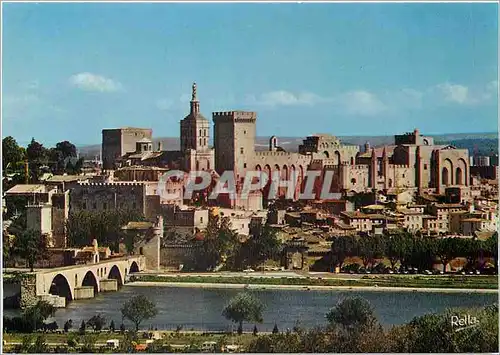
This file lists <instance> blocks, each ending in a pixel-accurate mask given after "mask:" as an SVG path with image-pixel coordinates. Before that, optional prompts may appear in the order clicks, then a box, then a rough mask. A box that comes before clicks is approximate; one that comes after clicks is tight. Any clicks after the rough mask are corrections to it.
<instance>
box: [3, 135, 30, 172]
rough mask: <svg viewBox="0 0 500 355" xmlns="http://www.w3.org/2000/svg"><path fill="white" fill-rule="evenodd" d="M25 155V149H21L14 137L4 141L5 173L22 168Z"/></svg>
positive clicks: (6, 138)
mask: <svg viewBox="0 0 500 355" xmlns="http://www.w3.org/2000/svg"><path fill="white" fill-rule="evenodd" d="M25 154H26V152H25V150H24V148H23V147H20V146H19V145H18V144H17V142H16V140H15V139H14V138H13V137H12V136H8V137H5V138H4V139H2V168H3V170H4V171H5V170H8V169H14V170H15V169H16V168H19V167H21V168H22V163H23V160H24V157H25Z"/></svg>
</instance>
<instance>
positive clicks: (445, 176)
mask: <svg viewBox="0 0 500 355" xmlns="http://www.w3.org/2000/svg"><path fill="white" fill-rule="evenodd" d="M441 183H442V184H443V185H448V184H449V176H448V168H443V173H442V176H441Z"/></svg>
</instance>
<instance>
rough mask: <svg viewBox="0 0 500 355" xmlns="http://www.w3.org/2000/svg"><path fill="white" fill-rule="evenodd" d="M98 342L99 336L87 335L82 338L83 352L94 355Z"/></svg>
mask: <svg viewBox="0 0 500 355" xmlns="http://www.w3.org/2000/svg"><path fill="white" fill-rule="evenodd" d="M96 342H97V335H95V334H85V335H84V336H83V337H82V347H81V352H82V353H87V354H92V353H94V350H95V343H96Z"/></svg>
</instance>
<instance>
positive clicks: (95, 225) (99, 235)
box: [66, 208, 144, 252]
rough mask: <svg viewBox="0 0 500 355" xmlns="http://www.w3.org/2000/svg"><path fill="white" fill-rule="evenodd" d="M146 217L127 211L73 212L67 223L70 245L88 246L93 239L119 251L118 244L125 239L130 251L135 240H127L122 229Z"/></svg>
mask: <svg viewBox="0 0 500 355" xmlns="http://www.w3.org/2000/svg"><path fill="white" fill-rule="evenodd" d="M143 220H144V216H143V215H142V214H140V213H138V212H136V211H131V210H127V209H119V208H118V209H112V210H106V211H89V210H82V211H78V212H71V213H70V214H69V217H68V220H67V222H66V231H67V235H68V244H69V245H70V246H72V247H82V246H85V245H88V243H89V242H90V239H91V238H95V239H97V241H98V242H99V244H102V245H109V246H110V247H113V249H115V250H118V244H119V243H120V241H121V240H122V239H124V238H125V240H126V244H127V249H128V251H129V252H130V251H132V250H133V247H134V241H135V240H134V239H133V238H132V239H130V240H129V239H127V238H126V235H124V233H123V231H122V230H121V228H122V227H123V226H124V225H125V224H127V223H128V222H131V221H133V222H139V221H143Z"/></svg>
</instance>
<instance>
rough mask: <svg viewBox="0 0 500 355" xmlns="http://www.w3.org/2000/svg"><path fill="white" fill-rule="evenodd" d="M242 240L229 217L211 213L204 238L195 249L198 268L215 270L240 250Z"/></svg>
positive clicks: (196, 267) (195, 267)
mask: <svg viewBox="0 0 500 355" xmlns="http://www.w3.org/2000/svg"><path fill="white" fill-rule="evenodd" d="M239 246H240V241H239V239H238V235H237V234H236V232H235V231H233V229H232V228H231V222H230V220H229V218H227V217H222V218H220V217H219V216H218V215H216V216H213V215H210V217H209V219H208V224H207V228H206V231H205V238H204V240H203V241H202V242H201V243H199V246H198V247H197V248H196V249H195V257H194V260H195V265H194V269H196V270H203V271H206V270H213V269H215V268H216V267H217V266H219V265H221V264H224V263H226V260H227V259H228V258H231V257H233V256H234V254H235V253H236V252H237V251H238V248H239Z"/></svg>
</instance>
